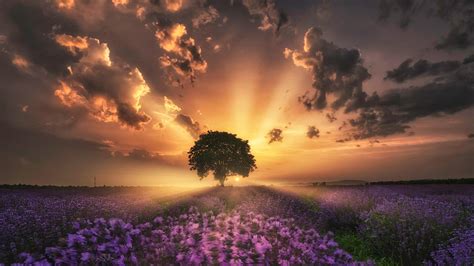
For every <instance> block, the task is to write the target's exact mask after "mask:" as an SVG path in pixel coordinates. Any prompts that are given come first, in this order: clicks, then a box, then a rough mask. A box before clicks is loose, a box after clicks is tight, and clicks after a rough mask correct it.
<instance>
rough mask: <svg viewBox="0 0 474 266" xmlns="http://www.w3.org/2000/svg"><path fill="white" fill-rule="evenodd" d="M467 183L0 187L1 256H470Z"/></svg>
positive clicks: (342, 261) (112, 260)
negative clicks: (204, 186)
mask: <svg viewBox="0 0 474 266" xmlns="http://www.w3.org/2000/svg"><path fill="white" fill-rule="evenodd" d="M473 192H474V186H473V185H384V186H375V185H371V186H353V187H263V186H262V187H257V186H255V187H223V188H221V187H216V188H207V189H200V190H187V191H186V190H182V189H181V190H178V189H171V188H16V189H11V188H10V189H9V188H4V189H0V263H3V264H7V265H8V264H12V263H23V264H35V263H38V264H64V265H71V264H72V265H77V264H81V265H95V264H111V265H138V264H140V265H148V264H159V265H169V264H173V265H175V264H176V265H208V264H221V265H222V264H226V265H228V264H231V265H240V264H265V265H269V264H272V265H274V264H280V265H373V264H375V265H422V264H425V265H472V264H473V263H474V193H473Z"/></svg>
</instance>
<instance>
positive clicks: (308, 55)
mask: <svg viewBox="0 0 474 266" xmlns="http://www.w3.org/2000/svg"><path fill="white" fill-rule="evenodd" d="M284 55H285V57H287V58H290V57H291V58H292V60H293V63H294V64H295V65H296V66H300V67H303V68H305V69H309V70H310V71H311V72H312V75H313V88H314V89H315V90H316V92H315V93H314V94H313V95H312V96H311V95H304V96H303V97H300V100H301V101H302V102H303V104H304V105H305V106H306V108H307V109H308V110H311V109H316V110H321V109H324V108H326V107H327V105H328V101H327V97H328V95H329V94H332V95H334V96H335V97H336V99H335V101H334V102H332V103H331V108H333V109H334V110H337V109H339V108H341V107H343V106H344V105H345V104H346V103H347V102H348V101H350V100H352V99H353V98H355V99H357V97H360V96H359V95H361V94H363V91H362V84H363V82H364V81H366V80H368V79H369V78H370V74H369V72H368V71H367V68H365V67H364V66H363V64H362V63H363V62H362V58H361V55H360V52H359V51H358V50H357V49H346V48H341V47H339V46H337V45H336V44H334V43H332V42H329V41H327V40H325V39H324V38H323V32H322V31H321V29H319V28H314V27H313V28H310V29H309V30H308V31H306V34H305V36H304V47H303V51H299V50H290V49H285V52H284Z"/></svg>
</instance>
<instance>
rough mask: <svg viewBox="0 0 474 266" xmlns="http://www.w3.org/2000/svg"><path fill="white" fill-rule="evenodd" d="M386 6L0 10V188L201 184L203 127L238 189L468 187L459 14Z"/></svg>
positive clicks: (465, 62)
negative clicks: (197, 150) (347, 184)
mask: <svg viewBox="0 0 474 266" xmlns="http://www.w3.org/2000/svg"><path fill="white" fill-rule="evenodd" d="M399 2H400V1H393V0H381V1H375V0H374V1H364V4H363V5H362V4H361V2H360V1H340V0H334V1H326V0H321V1H309V0H304V1H303V0H302V1H290V0H286V1H283V0H266V1H263V0H235V1H231V0H229V1H218V0H154V1H151V0H150V1H149V0H97V1H85V0H48V1H46V0H41V1H23V0H11V1H0V81H1V82H0V107H1V112H0V146H1V147H2V148H1V149H0V172H1V174H0V183H1V184H3V183H8V184H15V183H28V184H58V185H90V184H91V183H92V180H93V177H94V176H96V177H97V179H98V184H100V185H102V184H107V185H141V186H143V185H183V186H194V185H209V184H214V181H213V180H212V178H211V177H208V178H207V179H204V180H203V181H201V182H200V181H199V178H198V177H197V176H196V174H195V173H194V172H191V171H189V170H188V166H187V155H186V152H187V151H188V149H189V148H190V147H191V146H192V145H193V143H194V141H195V140H196V139H197V138H198V136H199V134H201V133H203V132H206V131H207V130H219V131H228V132H231V133H235V134H237V135H238V137H240V138H243V139H247V140H249V143H250V145H251V149H252V153H253V154H254V155H255V157H256V161H257V166H258V169H257V170H256V171H255V172H253V173H252V174H251V175H250V177H248V178H245V179H244V180H242V179H240V181H239V182H240V183H243V184H262V183H266V184H268V183H291V182H307V181H318V180H324V181H330V180H340V179H363V180H368V181H371V180H393V179H396V180H399V179H419V178H472V177H473V173H474V166H473V164H472V162H473V159H474V123H473V121H474V120H473V117H474V108H473V105H474V37H473V36H474V34H473V32H472V31H473V30H472V25H473V24H474V21H473V19H474V18H473V17H472V11H473V9H474V4H472V1H468V0H460V1H457V2H456V4H454V5H450V6H448V5H444V4H447V3H448V2H450V1H415V0H414V1H407V2H406V4H404V5H399V4H398V3H399ZM400 3H401V2H400ZM236 182H237V181H235V180H234V179H233V178H231V182H230V184H232V183H236Z"/></svg>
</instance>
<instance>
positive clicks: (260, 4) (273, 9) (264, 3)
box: [242, 0, 288, 35]
mask: <svg viewBox="0 0 474 266" xmlns="http://www.w3.org/2000/svg"><path fill="white" fill-rule="evenodd" d="M242 4H243V5H244V6H245V7H246V8H247V10H248V11H249V13H250V15H251V16H257V17H259V18H260V19H261V21H260V26H258V28H259V29H260V30H262V31H267V30H272V31H273V32H274V33H275V34H276V35H278V34H279V33H280V30H281V28H282V27H283V26H285V25H287V24H288V16H287V15H286V13H285V12H283V11H282V10H279V9H278V8H277V6H276V3H275V0H242Z"/></svg>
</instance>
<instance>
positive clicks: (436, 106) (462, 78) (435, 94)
mask: <svg viewBox="0 0 474 266" xmlns="http://www.w3.org/2000/svg"><path fill="white" fill-rule="evenodd" d="M370 98H371V100H370V101H366V102H365V104H366V106H365V107H364V108H361V110H360V112H359V115H358V117H357V118H355V119H350V120H349V124H350V125H351V126H352V127H353V128H354V129H355V132H353V134H352V135H353V137H354V138H355V139H364V138H371V137H375V136H388V135H391V134H396V133H404V132H405V131H406V129H407V128H409V126H408V125H407V123H410V122H412V121H414V120H416V119H418V118H421V117H426V116H438V115H444V114H454V113H456V112H459V111H462V110H465V109H467V108H470V107H472V106H473V105H474V64H472V63H471V64H466V65H463V66H462V67H461V68H460V69H459V70H457V71H456V72H454V73H452V74H449V75H447V76H445V77H443V78H440V79H438V80H437V81H433V82H430V83H427V84H425V85H421V86H416V87H410V88H404V89H396V90H390V91H388V92H387V93H384V94H383V95H381V96H378V95H373V96H371V97H370Z"/></svg>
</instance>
